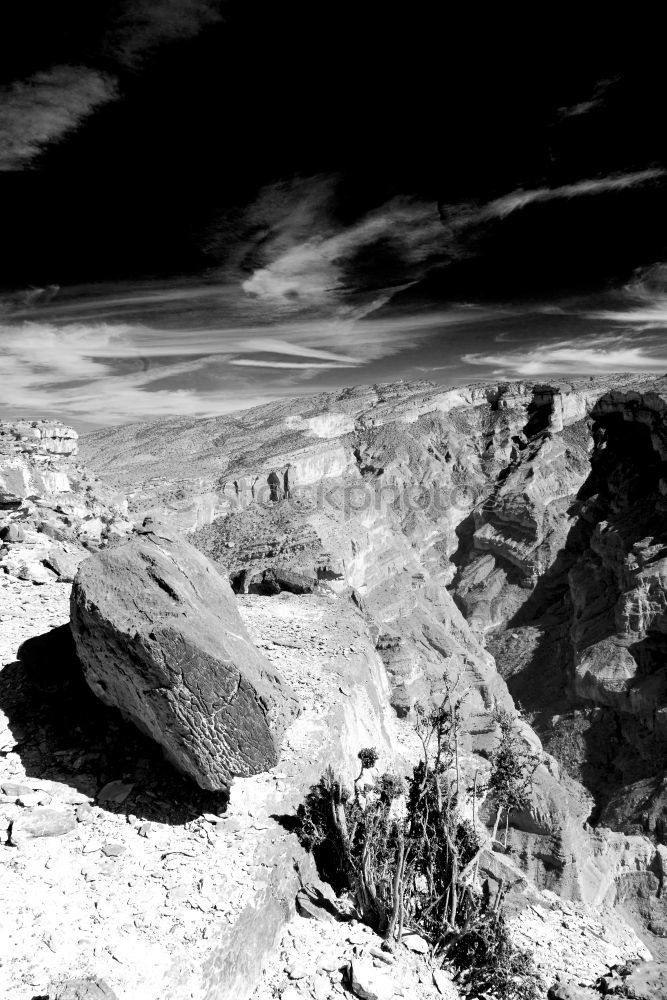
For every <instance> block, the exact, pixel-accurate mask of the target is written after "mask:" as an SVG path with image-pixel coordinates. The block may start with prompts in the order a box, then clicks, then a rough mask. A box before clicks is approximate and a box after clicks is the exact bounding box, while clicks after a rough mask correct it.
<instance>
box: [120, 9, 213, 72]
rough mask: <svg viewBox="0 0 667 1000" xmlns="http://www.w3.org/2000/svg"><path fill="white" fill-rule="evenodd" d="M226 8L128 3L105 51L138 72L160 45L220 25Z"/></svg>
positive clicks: (182, 39) (121, 10) (194, 35)
mask: <svg viewBox="0 0 667 1000" xmlns="http://www.w3.org/2000/svg"><path fill="white" fill-rule="evenodd" d="M224 6H225V0H125V2H124V3H123V4H122V6H121V9H120V13H119V16H118V18H117V19H116V20H115V22H114V24H113V26H112V27H111V28H110V30H109V31H108V33H107V37H106V49H107V51H108V52H110V53H111V54H112V55H113V57H114V58H115V59H116V60H117V61H118V62H119V63H120V64H121V65H123V66H127V67H130V68H136V67H138V66H139V65H140V64H141V63H142V61H143V60H144V59H145V57H146V56H147V55H149V54H150V53H152V52H153V51H154V50H155V49H157V48H159V47H160V46H161V45H164V44H166V43H168V42H174V41H185V40H187V39H190V38H194V37H196V36H197V35H198V34H199V32H200V31H201V30H202V29H203V28H205V27H207V26H208V25H211V24H216V23H217V22H219V21H221V20H222V8H223V7H224Z"/></svg>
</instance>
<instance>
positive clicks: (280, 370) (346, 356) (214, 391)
mask: <svg viewBox="0 0 667 1000" xmlns="http://www.w3.org/2000/svg"><path fill="white" fill-rule="evenodd" d="M486 319H488V316H487V314H486V313H485V312H484V311H483V310H477V309H471V308H459V309H451V310H441V311H433V312H430V313H424V314H421V315H418V316H408V317H401V316H394V317H390V318H382V319H381V318H379V317H378V318H371V319H366V320H362V321H351V320H347V321H331V322H322V321H305V320H302V319H296V320H286V321H285V322H282V323H279V324H277V325H276V326H275V327H273V328H267V327H261V326H259V327H249V328H243V327H238V326H229V327H226V326H221V325H217V326H212V327H209V328H205V329H202V328H199V329H198V328H196V327H189V328H178V329H162V328H160V329H156V328H151V327H149V326H147V325H145V324H131V323H97V324H90V323H62V324H56V323H48V322H43V321H40V322H36V321H31V322H18V323H12V324H7V323H6V324H5V325H0V352H1V353H2V356H3V374H4V376H5V380H4V383H3V409H4V411H5V413H6V414H7V415H11V414H12V413H15V412H22V413H37V414H41V413H54V412H57V413H58V414H60V416H61V418H63V419H70V420H74V421H76V420H84V421H86V422H94V423H103V424H104V423H122V422H127V421H130V420H139V419H148V418H153V417H158V416H166V415H171V414H174V413H187V414H199V415H202V416H208V415H214V414H216V413H226V412H229V411H230V410H233V409H238V408H242V407H244V406H251V405H254V404H255V403H259V402H266V401H268V400H271V399H276V398H280V397H284V396H291V395H302V394H304V393H306V392H308V391H311V392H312V391H316V390H318V389H320V388H321V387H322V385H321V383H319V382H317V383H316V384H315V385H313V380H316V379H317V378H318V376H320V377H321V376H323V375H325V374H326V373H331V372H335V371H337V370H338V369H341V370H343V369H344V371H345V381H349V373H351V372H352V371H356V372H358V373H364V374H363V375H361V377H359V378H357V381H373V380H374V379H375V378H376V369H375V368H374V367H373V368H371V367H369V366H374V365H377V364H379V363H385V362H386V361H387V359H391V358H393V357H396V356H397V355H399V354H401V353H402V352H406V351H416V350H419V348H420V345H421V344H425V343H427V342H429V341H430V340H432V339H433V338H439V337H441V336H443V335H445V333H446V331H447V330H449V329H456V328H459V327H464V328H465V327H467V326H468V325H469V324H474V323H476V322H481V321H485V320H486ZM342 380H343V378H342V376H341V381H342ZM330 384H331V383H330Z"/></svg>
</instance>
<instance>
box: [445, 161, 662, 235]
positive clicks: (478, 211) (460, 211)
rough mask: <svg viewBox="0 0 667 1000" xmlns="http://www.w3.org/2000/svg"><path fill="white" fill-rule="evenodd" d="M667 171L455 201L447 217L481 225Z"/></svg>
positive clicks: (456, 224)
mask: <svg viewBox="0 0 667 1000" xmlns="http://www.w3.org/2000/svg"><path fill="white" fill-rule="evenodd" d="M666 173H667V171H665V169H664V168H662V167H650V168H648V169H646V170H635V171H632V172H629V173H623V174H612V175H610V176H609V177H597V178H588V179H586V180H581V181H577V182H576V183H574V184H562V185H560V186H559V187H541V188H532V189H527V190H524V189H523V188H519V189H518V190H516V191H511V192H510V193H508V194H505V195H503V196H502V197H500V198H495V199H494V200H493V201H490V202H487V203H486V204H485V205H481V206H473V205H470V206H468V207H465V208H464V207H462V206H460V205H458V206H457V205H455V206H453V207H450V208H449V209H448V208H447V207H445V209H444V214H445V218H446V221H448V222H449V224H450V225H452V226H454V227H455V228H459V227H466V226H472V225H479V224H480V223H483V222H490V221H492V220H495V219H500V220H502V219H506V218H507V217H508V216H509V215H512V213H514V212H518V211H520V210H522V209H524V208H527V207H528V206H529V205H538V204H544V203H546V202H550V201H570V200H571V199H573V198H584V197H591V196H594V195H601V194H610V193H614V192H620V191H630V190H632V189H633V188H637V187H641V186H642V185H644V184H649V183H650V182H651V181H657V180H660V179H661V178H663V177H664V176H665V174H666Z"/></svg>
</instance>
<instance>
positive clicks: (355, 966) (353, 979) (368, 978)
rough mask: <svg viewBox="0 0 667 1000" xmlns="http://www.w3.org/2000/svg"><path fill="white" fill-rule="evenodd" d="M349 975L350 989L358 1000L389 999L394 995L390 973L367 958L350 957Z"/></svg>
mask: <svg viewBox="0 0 667 1000" xmlns="http://www.w3.org/2000/svg"><path fill="white" fill-rule="evenodd" d="M349 976H350V979H349V984H350V990H351V991H352V993H354V995H355V996H356V997H359V1000H391V998H392V997H393V996H394V986H393V981H392V978H391V975H390V974H389V973H387V972H384V971H383V970H381V969H377V968H376V967H375V966H374V965H373V963H372V962H370V961H369V960H368V959H363V958H360V959H357V958H354V959H352V961H351V962H350V973H349Z"/></svg>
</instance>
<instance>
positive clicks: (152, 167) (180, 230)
mask: <svg viewBox="0 0 667 1000" xmlns="http://www.w3.org/2000/svg"><path fill="white" fill-rule="evenodd" d="M11 6H12V8H17V9H14V10H12V12H11V13H9V14H7V13H3V15H2V21H3V23H2V26H1V27H2V30H0V197H1V198H2V220H3V224H2V232H3V240H2V254H3V261H2V268H1V270H0V298H1V302H0V321H1V325H0V347H1V348H2V349H3V357H4V364H5V365H6V372H5V375H6V378H5V382H6V384H8V385H11V387H12V388H11V389H10V390H9V391H8V392H6V393H5V401H4V407H3V415H5V416H7V415H9V414H11V413H15V412H22V413H31V414H33V415H42V413H47V412H48V413H53V414H57V415H59V416H63V417H65V418H67V419H70V420H71V421H73V422H74V423H77V422H78V423H79V424H80V425H81V426H86V425H88V424H90V423H99V424H103V423H105V422H107V421H113V422H118V421H123V420H129V419H137V418H143V417H146V418H148V417H153V416H159V415H161V414H163V413H173V412H184V413H202V414H204V413H206V414H208V413H214V412H220V411H223V410H228V409H230V408H233V407H238V406H244V405H249V404H251V403H253V402H258V401H261V400H263V399H268V398H275V397H278V396H284V395H292V394H295V395H296V394H302V393H304V392H311V391H316V390H318V389H319V388H321V387H324V386H334V385H343V384H349V383H354V382H369V381H376V380H383V379H392V378H398V377H431V378H434V379H435V380H436V381H440V382H444V383H453V382H457V381H462V380H464V381H470V380H476V379H482V378H495V377H498V376H499V375H500V376H503V377H519V376H525V377H527V378H534V377H539V376H540V375H544V376H546V375H548V374H552V373H556V372H562V373H563V374H568V373H577V374H578V373H582V372H594V371H610V370H618V369H632V370H637V369H644V368H645V369H647V370H652V371H655V370H660V371H662V370H665V368H667V343H665V334H664V330H665V322H667V269H665V268H664V266H663V262H664V261H667V226H666V225H665V207H666V197H667V183H666V178H667V174H665V168H667V150H666V149H665V141H666V140H665V128H664V107H665V98H666V97H667V93H666V87H665V70H664V68H663V64H664V60H663V59H662V58H654V57H653V56H652V53H651V52H650V51H649V49H648V44H649V42H648V41H647V39H648V40H649V41H650V35H651V31H650V25H646V24H645V23H642V24H638V23H637V24H635V25H633V24H632V19H629V20H630V22H631V23H630V25H628V24H627V23H623V24H619V25H617V26H615V25H613V24H612V25H611V27H612V28H616V29H617V30H614V31H605V32H602V31H601V28H600V24H599V22H598V23H595V24H593V26H592V28H591V29H590V30H589V29H588V28H587V27H586V26H585V25H583V24H582V23H581V17H580V16H579V17H578V18H577V19H573V20H567V16H566V14H565V13H564V11H563V10H562V8H560V9H559V11H558V18H557V17H556V13H555V12H554V15H553V20H554V22H556V21H557V23H550V20H549V16H548V12H546V13H547V17H546V18H545V19H544V21H543V23H540V24H538V23H537V22H535V23H531V22H530V21H526V20H521V19H520V18H519V15H518V14H517V15H516V21H513V20H511V19H510V18H509V16H508V14H507V12H506V11H505V10H502V11H501V12H500V15H499V16H498V18H497V19H496V20H493V21H492V20H489V18H488V15H487V14H486V12H485V11H483V10H482V8H481V7H480V8H477V7H472V6H471V7H470V9H469V12H468V13H467V15H462V16H454V15H452V14H451V12H450V11H448V10H443V12H442V14H441V15H440V16H436V15H434V13H433V8H434V6H435V5H433V4H428V5H427V4H423V5H422V4H419V3H411V4H409V5H405V6H404V7H403V8H401V9H399V10H398V11H397V12H396V14H392V13H391V12H389V10H388V6H387V5H379V4H377V5H376V4H370V3H369V4H360V3H356V4H344V3H339V4H336V5H333V4H321V3H320V4H313V3H312V2H311V3H299V2H291V3H285V4H279V3H276V2H272V3H269V2H265V3H257V2H253V0H243V2H234V0H229V2H224V0H116V2H114V3H103V2H99V0H96V2H95V3H91V2H90V0H86V2H83V0H81V2H69V3H64V2H59V0H50V2H48V3H35V2H30V0H22V3H21V4H20V5H19V4H16V5H11ZM609 20H610V17H609V16H608V17H607V21H609ZM635 21H636V22H639V17H638V16H637V18H635ZM635 28H639V31H638V32H636V31H635ZM339 369H344V370H343V371H339ZM37 411H39V412H37Z"/></svg>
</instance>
